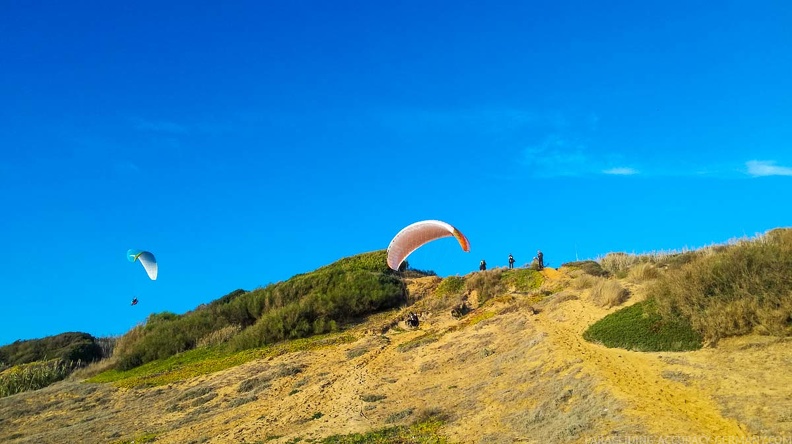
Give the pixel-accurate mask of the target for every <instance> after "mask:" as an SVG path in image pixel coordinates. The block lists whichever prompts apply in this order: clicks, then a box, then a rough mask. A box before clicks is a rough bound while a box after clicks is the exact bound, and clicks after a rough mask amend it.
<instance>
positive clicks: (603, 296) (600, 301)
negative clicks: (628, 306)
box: [590, 279, 630, 308]
mask: <svg viewBox="0 0 792 444" xmlns="http://www.w3.org/2000/svg"><path fill="white" fill-rule="evenodd" d="M590 295H591V300H592V301H593V302H594V303H595V304H597V306H599V307H604V308H610V307H615V306H617V305H621V304H623V303H624V302H625V301H626V300H627V299H628V298H629V297H630V291H629V290H627V289H626V288H624V287H623V286H622V285H621V284H620V283H619V282H618V281H615V280H610V279H600V280H599V281H597V283H596V284H595V285H594V286H593V287H592V288H591V293H590Z"/></svg>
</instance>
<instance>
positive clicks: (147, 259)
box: [127, 250, 157, 281]
mask: <svg viewBox="0 0 792 444" xmlns="http://www.w3.org/2000/svg"><path fill="white" fill-rule="evenodd" d="M127 259H129V262H135V261H138V262H140V264H141V265H143V269H144V270H146V274H148V277H149V278H150V279H151V280H152V281H155V280H157V260H156V259H155V258H154V255H153V254H151V252H148V251H143V250H129V251H127Z"/></svg>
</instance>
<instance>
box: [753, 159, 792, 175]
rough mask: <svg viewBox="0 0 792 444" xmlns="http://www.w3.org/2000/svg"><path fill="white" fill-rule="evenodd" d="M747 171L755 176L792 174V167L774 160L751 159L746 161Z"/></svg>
mask: <svg viewBox="0 0 792 444" xmlns="http://www.w3.org/2000/svg"><path fill="white" fill-rule="evenodd" d="M745 166H746V168H747V172H748V174H749V175H751V176H753V177H763V176H792V168H790V167H784V166H778V165H776V163H775V161H772V160H749V161H748V162H745Z"/></svg>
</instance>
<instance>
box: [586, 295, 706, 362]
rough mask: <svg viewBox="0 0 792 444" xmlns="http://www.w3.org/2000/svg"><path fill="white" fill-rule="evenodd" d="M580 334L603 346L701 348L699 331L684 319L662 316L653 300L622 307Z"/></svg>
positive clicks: (645, 348) (661, 349)
mask: <svg viewBox="0 0 792 444" xmlns="http://www.w3.org/2000/svg"><path fill="white" fill-rule="evenodd" d="M583 337H584V338H585V339H586V340H587V341H591V342H599V343H601V344H603V345H605V346H606V347H617V348H624V349H627V350H635V351H645V352H648V351H685V350H697V349H699V348H701V345H702V343H701V335H699V334H698V333H697V332H696V331H694V330H693V329H692V328H691V326H690V324H689V323H688V322H687V320H685V319H683V318H680V317H672V318H664V317H661V316H660V314H659V313H658V312H657V307H656V304H655V303H654V301H652V300H647V301H644V302H639V303H636V304H633V305H632V306H630V307H625V308H622V309H621V310H618V311H616V312H614V313H611V314H609V315H607V316H605V317H604V318H602V319H600V320H599V321H597V322H596V323H594V324H593V325H592V326H591V327H589V328H588V329H587V330H586V332H585V333H583Z"/></svg>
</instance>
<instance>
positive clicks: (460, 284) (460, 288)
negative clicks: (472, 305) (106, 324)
mask: <svg viewBox="0 0 792 444" xmlns="http://www.w3.org/2000/svg"><path fill="white" fill-rule="evenodd" d="M464 292H465V278H463V277H460V276H449V277H447V278H445V279H443V280H442V281H441V282H440V285H438V286H437V288H436V289H435V295H437V296H457V295H461V294H462V293H464Z"/></svg>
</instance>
